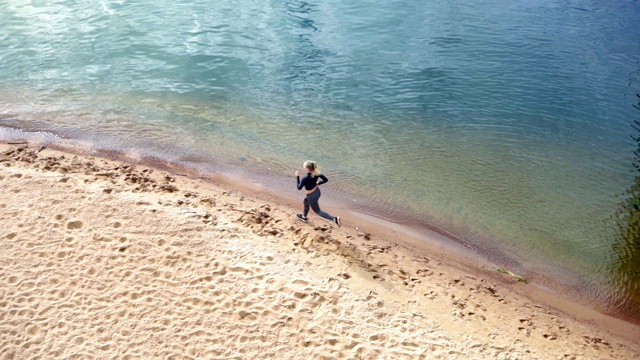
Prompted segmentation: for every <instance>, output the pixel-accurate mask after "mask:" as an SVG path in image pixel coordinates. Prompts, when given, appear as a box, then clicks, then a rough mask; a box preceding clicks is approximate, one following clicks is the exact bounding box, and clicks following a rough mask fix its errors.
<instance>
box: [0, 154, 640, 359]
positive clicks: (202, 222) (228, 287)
mask: <svg viewBox="0 0 640 360" xmlns="http://www.w3.org/2000/svg"><path fill="white" fill-rule="evenodd" d="M103 155H108V154H103ZM151 165H152V164H148V165H142V164H135V165H134V164H132V163H127V162H121V161H116V160H112V159H109V160H107V159H105V158H102V157H97V156H91V155H80V154H73V153H70V152H62V151H59V150H52V149H49V148H44V149H41V146H40V145H39V144H28V145H8V144H0V183H1V184H2V189H3V190H2V191H3V197H2V200H1V201H0V214H1V216H2V221H1V224H2V225H1V227H0V229H1V232H0V246H2V249H1V251H0V254H1V255H0V281H1V283H0V284H1V286H0V305H1V306H0V319H1V321H0V334H2V336H0V354H2V355H1V357H2V358H3V359H12V358H13V359H25V358H52V359H54V358H55V359H58V358H82V359H90V358H131V359H134V358H194V359H196V358H198V359H199V358H221V359H222V358H224V359H227V358H238V359H240V358H242V359H244V358H261V359H262V358H296V359H298V358H299V359H308V358H327V359H334V358H365V359H378V358H388V359H396V358H447V359H448V358H459V359H468V358H480V359H485V358H486V359H494V358H504V359H529V358H532V359H550V358H576V359H582V358H587V359H608V358H612V359H613V358H624V359H626V358H639V357H640V344H639V342H638V340H637V339H639V338H640V327H639V326H637V325H634V324H631V323H628V322H624V321H621V320H619V319H615V318H611V317H608V316H605V315H602V314H599V313H597V312H595V311H593V310H590V309H588V308H587V307H584V306H580V305H578V304H575V303H572V302H571V301H569V300H568V299H563V298H561V297H560V296H551V295H550V294H548V293H545V292H544V291H542V290H540V289H537V288H536V287H535V286H533V285H531V284H524V283H521V282H518V281H517V278H516V277H512V276H509V275H507V274H502V273H498V272H496V271H492V270H490V269H487V268H486V267H484V264H482V261H481V259H477V258H472V257H471V255H469V257H468V258H465V257H464V256H466V255H462V256H461V255H460V254H452V253H451V252H450V251H449V250H450V249H445V248H439V247H438V246H435V245H432V244H431V245H430V244H424V243H421V242H419V241H418V239H415V238H413V237H412V234H408V233H404V232H403V230H402V229H399V228H390V227H389V226H388V224H380V222H378V224H375V220H374V222H372V221H371V219H366V218H365V217H360V218H357V217H351V218H349V217H345V225H344V226H343V227H342V228H340V229H337V228H335V226H333V225H332V224H329V223H328V222H325V221H323V220H320V219H319V218H318V217H315V216H314V217H313V218H312V220H311V221H310V223H309V224H304V223H301V222H297V221H296V220H295V213H296V212H297V210H298V209H297V206H298V204H293V203H292V201H290V200H287V199H283V198H277V197H275V196H273V194H266V193H260V192H252V191H249V189H246V188H240V187H239V186H234V184H232V183H227V182H225V180H224V179H222V178H220V177H216V176H214V175H206V176H203V175H202V174H197V173H187V172H186V171H185V170H184V169H179V170H178V169H171V168H167V167H164V168H163V167H156V166H153V167H152V166H151ZM155 165H158V164H155ZM165 165H166V164H165ZM178 173H180V174H183V175H185V176H183V175H178ZM341 215H342V214H341ZM356 227H357V228H358V229H359V230H356ZM465 262H469V263H471V262H473V263H474V264H473V265H469V266H465V265H464V264H465ZM483 267H484V270H483Z"/></svg>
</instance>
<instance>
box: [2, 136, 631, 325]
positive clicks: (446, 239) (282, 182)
mask: <svg viewBox="0 0 640 360" xmlns="http://www.w3.org/2000/svg"><path fill="white" fill-rule="evenodd" d="M0 141H2V142H5V143H15V144H23V143H25V144H29V145H30V146H46V147H50V148H53V149H58V150H61V151H65V152H69V153H75V154H78V155H88V156H98V157H102V158H107V159H112V160H118V161H125V162H129V163H134V164H135V163H139V164H142V165H146V166H151V167H155V168H159V169H162V170H166V171H170V172H172V173H176V174H179V175H184V176H193V177H199V178H202V179H208V180H210V181H215V182H216V183H221V184H224V185H225V186H226V187H228V188H230V189H234V190H238V191H241V192H243V193H247V194H250V195H254V196H256V197H258V198H264V199H266V200H268V201H277V202H278V203H282V204H287V205H289V206H292V207H293V208H297V207H299V206H300V202H301V200H300V199H301V195H299V194H298V193H297V192H296V191H295V189H294V187H293V186H292V185H291V177H287V178H278V177H277V176H274V177H269V176H266V177H265V175H268V174H265V173H252V172H250V171H248V170H247V167H243V166H238V164H237V163H236V164H235V165H234V163H233V162H229V163H224V162H222V161H220V160H221V159H216V161H211V160H212V159H204V158H199V157H197V156H192V157H190V158H188V159H182V160H178V159H167V158H166V157H163V156H162V154H161V153H152V152H149V151H148V150H143V149H127V150H121V149H114V148H112V147H110V146H108V145H105V144H101V143H100V142H94V141H87V140H83V139H74V138H70V137H65V136H64V135H62V134H54V133H52V132H48V131H26V130H23V129H18V128H15V127H6V126H0ZM36 144H37V145H36ZM246 161H247V159H241V160H239V162H240V163H244V162H246ZM248 168H251V167H248ZM351 198H352V196H351V194H348V193H339V194H333V196H328V197H327V198H326V199H324V200H323V204H325V206H326V207H328V208H330V209H332V210H333V211H335V212H336V213H337V214H338V215H340V216H343V217H344V218H345V219H348V220H347V222H348V223H349V224H350V225H352V226H357V227H360V228H362V229H367V231H369V232H372V233H375V234H383V235H384V236H386V238H387V239H389V240H390V241H396V242H399V243H402V244H407V245H410V246H413V247H415V248H416V249H417V251H436V252H438V253H441V254H442V256H443V257H445V258H446V259H447V261H450V262H452V263H454V264H457V266H459V267H462V268H465V269H467V270H469V271H471V272H472V273H475V272H482V273H485V274H490V275H493V276H494V278H496V279H498V280H502V281H504V282H505V283H506V284H507V285H511V286H514V287H516V288H518V291H520V292H523V293H526V294H528V295H529V296H532V297H534V298H536V299H538V300H540V301H543V302H545V303H547V304H549V305H551V306H558V307H559V308H560V309H562V310H563V311H566V312H569V313H571V312H572V311H573V308H574V307H576V303H575V302H577V303H578V304H581V305H579V306H577V307H576V309H579V311H580V313H581V314H582V316H588V317H590V318H592V319H593V318H594V314H591V315H589V309H592V310H595V311H596V312H598V314H601V315H597V316H596V317H600V318H601V319H600V321H603V322H608V320H607V318H608V316H609V315H610V316H614V317H615V318H618V319H621V320H624V321H628V322H630V323H635V324H640V315H638V314H639V313H638V312H637V311H636V308H635V307H634V304H633V303H631V306H629V308H624V307H623V308H620V307H618V308H617V310H618V311H616V312H610V311H608V310H607V309H609V308H610V306H609V304H602V303H598V302H597V301H595V300H594V299H592V298H590V297H589V296H588V294H585V293H584V292H583V291H581V289H580V288H579V287H578V286H575V285H572V284H570V283H569V282H567V281H563V279H562V278H560V277H558V278H554V277H552V276H550V275H548V274H549V273H548V272H545V271H544V269H526V270H525V269H523V268H521V267H520V266H519V262H518V261H517V259H510V258H508V257H505V256H504V254H500V253H492V252H491V251H490V249H485V248H482V247H480V246H477V245H472V242H470V241H467V240H465V239H464V238H462V237H459V236H457V235H455V234H453V233H450V232H448V231H447V230H445V229H442V228H439V227H437V226H435V225H433V224H429V223H427V222H425V221H423V220H420V219H411V218H409V219H403V221H399V220H398V219H394V218H391V217H386V216H385V215H384V214H383V213H380V212H379V211H376V209H375V207H374V206H372V205H370V204H358V205H357V206H354V205H353V204H351V203H350V202H349V201H348V199H351ZM369 229H371V230H369ZM502 269H505V270H507V271H508V272H509V273H510V274H512V275H516V274H517V276H518V277H522V278H523V279H526V280H527V281H526V284H524V283H520V284H518V283H516V284H513V279H512V278H509V277H508V276H504V275H503V274H502V273H501V272H500V271H499V270H502ZM621 309H622V311H620V310H621Z"/></svg>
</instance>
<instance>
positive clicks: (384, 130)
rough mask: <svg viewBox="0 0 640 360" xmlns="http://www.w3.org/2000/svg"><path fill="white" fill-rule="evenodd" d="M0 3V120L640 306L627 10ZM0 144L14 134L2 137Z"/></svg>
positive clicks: (605, 304)
mask: <svg viewBox="0 0 640 360" xmlns="http://www.w3.org/2000/svg"><path fill="white" fill-rule="evenodd" d="M371 5H372V4H371V3H370V2H368V1H349V2H344V1H323V2H321V3H317V4H314V3H309V2H303V1H289V2H285V3H260V4H256V3H254V2H250V1H226V2H215V3H211V2H205V1H190V2H188V3H187V2H175V1H164V0H156V1H153V2H147V1H138V2H128V1H106V0H105V1H101V2H95V3H93V2H91V3H82V2H80V3H77V2H75V1H57V2H53V3H52V2H44V1H10V2H6V3H3V4H0V66H1V67H0V69H1V71H0V81H1V84H2V85H0V86H1V88H0V99H1V100H0V119H1V120H0V121H1V123H0V124H2V125H5V126H8V127H17V128H20V129H24V130H27V131H42V132H45V133H52V134H56V135H57V136H61V137H65V138H71V139H75V140H77V141H82V142H86V143H88V144H92V145H91V146H95V147H102V148H111V149H120V150H126V151H131V152H134V153H137V154H140V155H153V156H160V157H162V158H165V159H168V160H173V161H181V162H186V163H190V164H193V165H195V166H201V167H203V168H206V169H213V170H216V171H223V172H229V173H238V172H243V173H245V176H246V178H248V179H251V181H256V182H260V183H263V184H266V185H268V186H272V187H274V188H276V189H278V190H279V191H283V192H284V191H288V190H286V189H291V194H292V195H298V194H297V193H296V192H295V190H293V185H292V183H291V174H292V173H293V171H294V170H296V169H297V168H298V167H299V166H300V164H301V163H302V161H304V160H305V159H308V158H310V159H315V160H317V161H318V162H319V163H320V164H321V166H322V167H323V168H324V172H325V174H327V175H328V176H329V177H330V178H331V183H330V184H327V186H329V185H330V187H329V188H327V190H326V191H325V192H324V193H323V201H326V203H327V204H331V205H333V206H334V207H341V208H346V209H353V210H361V211H367V212H373V213H374V214H378V215H380V216H383V217H385V218H390V219H394V220H397V221H401V222H402V221H404V222H410V223H423V224H431V225H435V226H437V227H439V228H442V229H444V230H446V231H448V232H450V233H452V234H455V235H456V236H457V237H459V238H461V239H464V241H465V242H466V243H467V244H468V245H469V246H471V247H473V248H474V249H476V251H478V252H480V253H482V254H483V255H484V256H487V257H489V258H491V259H492V260H494V261H496V262H498V263H499V264H502V265H504V266H508V267H509V268H510V269H513V270H514V271H517V272H519V273H522V274H523V275H525V276H528V277H530V278H532V279H536V281H538V282H540V283H543V284H546V283H545V282H546V280H545V279H547V278H554V279H557V280H560V281H561V282H562V283H564V284H565V285H567V286H569V287H570V288H573V289H575V290H576V291H577V293H578V294H580V295H581V296H583V298H584V299H585V300H586V301H588V302H590V303H592V304H594V306H597V307H599V308H601V309H602V310H603V311H606V312H608V313H612V314H615V315H619V314H621V313H622V312H623V311H627V313H629V312H632V311H633V309H640V305H638V304H640V299H639V297H640V294H639V292H640V290H639V289H638V281H639V280H638V279H639V278H640V271H639V270H638V265H634V264H638V263H640V254H638V252H639V251H638V250H637V248H638V246H640V245H638V244H639V243H640V241H639V240H638V238H639V236H638V235H637V229H636V228H637V227H636V225H635V220H634V219H635V218H636V217H637V215H636V214H637V212H636V211H635V209H634V207H633V204H634V203H635V201H636V199H637V191H636V181H637V171H636V168H635V167H634V164H638V163H639V162H638V159H637V158H636V156H635V155H634V151H635V150H636V149H638V148H639V146H638V143H637V142H636V141H635V140H634V139H633V138H632V137H635V136H638V135H639V134H638V131H636V130H634V128H633V127H632V125H633V124H634V120H636V119H640V109H638V108H635V107H634V105H637V104H638V98H637V97H636V94H637V93H640V82H639V80H640V76H639V75H638V71H639V70H640V64H639V63H638V59H640V31H638V25H637V24H639V23H640V10H638V7H637V6H636V5H637V4H635V3H634V2H631V1H629V2H625V1H621V2H615V3H613V4H610V3H608V2H603V1H601V2H598V1H564V2H561V3H558V2H535V3H530V2H518V3H509V4H503V3H494V2H489V1H486V2H474V3H473V4H466V3H465V2H461V1H446V2H444V1H441V2H430V3H428V4H425V3H423V2H418V1H409V2H406V1H405V2H398V1H392V2H386V3H384V4H381V3H376V6H371ZM2 134H4V135H3V136H5V137H8V136H12V135H11V133H10V132H8V131H4V132H3V133H2Z"/></svg>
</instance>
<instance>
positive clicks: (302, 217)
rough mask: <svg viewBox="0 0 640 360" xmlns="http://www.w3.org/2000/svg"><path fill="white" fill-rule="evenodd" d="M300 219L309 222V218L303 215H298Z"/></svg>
mask: <svg viewBox="0 0 640 360" xmlns="http://www.w3.org/2000/svg"><path fill="white" fill-rule="evenodd" d="M298 219H300V220H302V221H304V222H307V220H308V219H307V217H306V216H303V215H302V214H298Z"/></svg>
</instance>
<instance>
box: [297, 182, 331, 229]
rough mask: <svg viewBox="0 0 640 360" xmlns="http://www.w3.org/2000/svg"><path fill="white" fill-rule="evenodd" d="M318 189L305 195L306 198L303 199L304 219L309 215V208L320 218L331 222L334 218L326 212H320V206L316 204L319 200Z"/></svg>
mask: <svg viewBox="0 0 640 360" xmlns="http://www.w3.org/2000/svg"><path fill="white" fill-rule="evenodd" d="M320 195H321V194H320V189H316V191H314V192H312V193H311V194H307V197H306V198H305V199H304V217H307V214H309V206H311V209H313V212H315V213H316V214H318V215H320V216H322V217H323V218H325V219H327V220H331V221H333V219H334V217H333V216H331V215H329V214H327V213H326V212H324V211H322V210H320V205H319V204H318V200H320Z"/></svg>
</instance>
